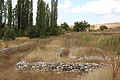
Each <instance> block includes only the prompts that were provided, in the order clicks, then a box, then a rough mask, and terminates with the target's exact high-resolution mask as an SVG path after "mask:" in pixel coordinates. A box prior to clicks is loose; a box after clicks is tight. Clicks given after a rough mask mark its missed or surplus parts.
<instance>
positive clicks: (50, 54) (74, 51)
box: [0, 33, 120, 80]
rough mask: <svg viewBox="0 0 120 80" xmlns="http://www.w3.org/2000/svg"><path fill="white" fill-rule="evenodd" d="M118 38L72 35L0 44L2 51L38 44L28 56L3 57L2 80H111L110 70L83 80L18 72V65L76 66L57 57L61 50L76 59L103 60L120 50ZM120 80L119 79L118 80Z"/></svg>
mask: <svg viewBox="0 0 120 80" xmlns="http://www.w3.org/2000/svg"><path fill="white" fill-rule="evenodd" d="M119 36H120V35H111V36H110V35H101V34H97V35H95V34H89V33H73V34H67V35H64V36H59V37H51V38H45V39H33V40H29V39H27V38H19V39H17V40H16V41H10V42H3V41H1V42H0V49H3V48H4V47H5V46H6V45H8V47H12V46H16V45H20V44H23V43H35V44H36V45H34V49H32V50H29V51H27V52H24V51H23V52H21V53H20V54H12V55H6V54H1V53H0V67H1V69H0V80H112V72H110V71H109V70H108V68H104V69H99V70H95V71H93V72H90V73H89V74H88V75H85V76H81V74H77V73H53V72H47V73H45V72H24V73H23V72H17V71H16V70H15V64H16V63H17V62H18V61H20V60H26V61H28V62H34V61H46V62H57V61H59V62H73V60H72V59H70V58H63V59H61V58H59V57H58V56H56V51H57V50H58V49H60V48H61V47H67V48H69V49H70V52H71V55H72V56H77V57H81V56H85V55H88V56H89V55H95V56H100V55H101V54H104V53H105V52H104V50H109V49H110V52H111V53H112V52H113V53H117V52H119V50H118V49H119V47H120V46H118V44H120V42H119ZM111 44H112V45H111ZM99 48H100V49H99ZM102 49H103V50H102ZM16 53H17V52H16ZM119 73H120V72H118V74H119ZM119 79H120V77H119V76H118V80H119Z"/></svg>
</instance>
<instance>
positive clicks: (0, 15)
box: [0, 0, 4, 27]
mask: <svg viewBox="0 0 120 80" xmlns="http://www.w3.org/2000/svg"><path fill="white" fill-rule="evenodd" d="M3 15H4V0H0V27H1V26H3Z"/></svg>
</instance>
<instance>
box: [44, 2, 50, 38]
mask: <svg viewBox="0 0 120 80" xmlns="http://www.w3.org/2000/svg"><path fill="white" fill-rule="evenodd" d="M49 28H50V8H49V4H47V5H46V9H45V35H46V36H47V35H49V32H50V31H49Z"/></svg>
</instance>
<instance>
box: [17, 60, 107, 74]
mask: <svg viewBox="0 0 120 80" xmlns="http://www.w3.org/2000/svg"><path fill="white" fill-rule="evenodd" d="M104 66H106V65H104V64H96V63H84V64H81V63H74V64H72V63H60V62H49V63H47V62H40V61H38V62H33V63H28V62H26V61H20V62H18V63H17V64H16V70H18V71H45V72H46V71H47V72H49V71H54V72H83V73H86V72H89V71H92V70H94V69H98V68H103V67H104Z"/></svg>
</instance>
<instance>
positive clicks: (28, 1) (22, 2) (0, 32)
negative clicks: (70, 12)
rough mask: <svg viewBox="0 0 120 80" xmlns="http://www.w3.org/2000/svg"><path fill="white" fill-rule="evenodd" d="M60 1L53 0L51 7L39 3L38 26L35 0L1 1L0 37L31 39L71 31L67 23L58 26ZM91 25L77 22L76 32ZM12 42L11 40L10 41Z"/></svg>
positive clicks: (42, 1)
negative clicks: (13, 5)
mask: <svg viewBox="0 0 120 80" xmlns="http://www.w3.org/2000/svg"><path fill="white" fill-rule="evenodd" d="M57 19H58V0H51V7H50V6H49V4H47V3H46V2H45V1H44V0H38V2H37V17H36V24H35V25H33V0H17V4H16V5H15V7H14V8H13V7H12V0H7V1H4V0H0V37H1V38H2V37H3V39H7V38H4V37H8V36H9V38H13V39H15V37H14V36H28V37H30V38H36V37H46V36H50V35H59V34H60V33H63V32H69V31H71V29H70V27H69V25H68V24H67V23H63V24H61V26H58V25H57ZM89 26H90V25H89V24H88V23H87V22H86V21H81V22H76V23H75V26H74V28H73V30H74V31H75V32H79V31H85V30H86V28H88V27H89ZM8 40H11V39H8Z"/></svg>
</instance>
